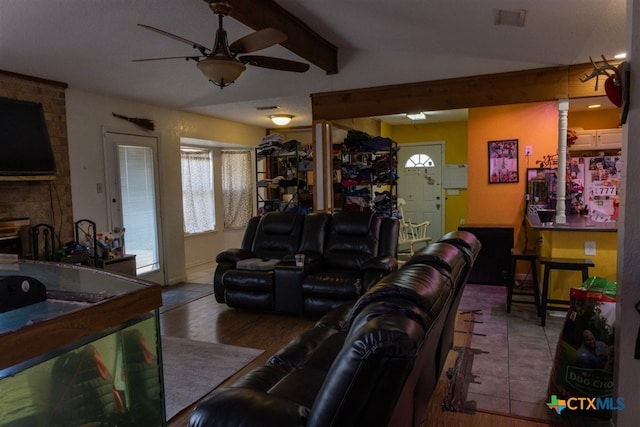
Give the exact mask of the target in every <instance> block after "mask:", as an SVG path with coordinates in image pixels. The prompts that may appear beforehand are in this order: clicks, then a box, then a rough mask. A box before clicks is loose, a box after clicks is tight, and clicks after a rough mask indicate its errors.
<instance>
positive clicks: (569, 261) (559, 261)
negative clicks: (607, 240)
mask: <svg viewBox="0 0 640 427" xmlns="http://www.w3.org/2000/svg"><path fill="white" fill-rule="evenodd" d="M540 264H542V265H544V278H543V279H542V302H541V312H540V316H541V317H542V323H541V326H545V321H546V318H547V308H548V305H549V304H564V305H569V304H570V302H569V301H566V300H553V299H549V298H548V295H549V275H550V273H551V270H569V271H580V272H581V273H582V283H584V282H585V281H586V280H587V279H588V278H589V267H595V264H594V263H593V261H591V260H590V259H589V258H540Z"/></svg>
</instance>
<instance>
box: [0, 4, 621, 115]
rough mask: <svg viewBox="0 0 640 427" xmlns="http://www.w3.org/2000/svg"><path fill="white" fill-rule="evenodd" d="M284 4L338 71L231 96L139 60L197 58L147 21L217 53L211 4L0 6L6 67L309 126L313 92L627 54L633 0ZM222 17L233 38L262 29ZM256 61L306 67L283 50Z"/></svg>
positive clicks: (269, 81)
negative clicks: (327, 49)
mask: <svg viewBox="0 0 640 427" xmlns="http://www.w3.org/2000/svg"><path fill="white" fill-rule="evenodd" d="M276 1H277V3H279V4H280V5H281V6H283V7H284V8H285V9H287V10H288V11H290V12H291V13H292V14H293V15H295V16H297V17H298V18H299V19H301V20H302V21H303V22H305V23H306V24H307V25H308V26H309V27H311V28H312V29H313V30H315V31H316V32H318V33H319V34H320V35H322V36H323V37H324V38H326V39H327V40H329V41H330V42H332V43H333V44H334V45H336V46H337V47H338V55H339V56H338V63H339V73H338V74H334V75H326V73H325V72H324V71H322V70H320V69H319V68H318V67H316V66H314V65H312V66H311V69H310V70H309V71H308V72H306V73H304V74H298V73H288V72H282V71H274V70H267V69H263V68H257V67H251V66H249V67H247V71H245V72H244V74H243V75H242V76H241V77H240V78H239V79H238V81H237V82H236V83H235V84H233V85H231V86H229V87H227V88H225V89H223V90H221V89H219V88H218V87H216V86H213V85H212V84H211V83H209V82H208V81H207V80H206V79H205V78H204V76H203V75H202V74H201V73H200V72H199V71H198V69H197V68H196V66H195V63H194V62H192V61H183V60H166V61H153V62H132V60H133V59H140V58H149V57H159V56H181V55H190V54H193V53H194V52H195V51H193V50H192V49H190V48H189V46H187V45H185V44H183V43H180V42H177V41H175V40H172V39H170V38H166V37H163V36H161V35H159V34H157V33H153V32H151V31H148V30H145V29H143V28H140V27H139V26H138V25H136V24H139V23H140V24H147V25H151V26H154V27H157V28H160V29H163V30H166V31H169V32H171V33H174V34H177V35H179V36H182V37H184V38H187V39H190V40H193V41H196V42H198V43H200V44H203V45H205V46H212V45H213V41H214V33H215V29H216V27H217V20H216V17H215V16H214V15H213V13H212V12H211V11H210V10H209V7H208V5H207V4H206V3H205V1H203V0H101V1H97V0H0V58H1V62H0V69H3V70H5V71H11V72H15V73H21V74H26V75H31V76H36V77H40V78H45V79H50V80H56V81H61V82H65V83H67V84H68V85H69V87H71V88H75V89H80V90H85V91H90V92H95V93H101V94H108V95H113V96H116V97H120V98H125V99H131V100H135V101H139V102H143V103H147V104H151V105H157V106H162V107H166V108H170V109H177V110H185V111H191V112H196V113H201V114H207V115H212V116H216V117H221V118H225V119H230V120H235V121H239V122H243V123H248V124H253V125H258V126H264V127H271V126H272V125H271V124H270V121H269V120H268V118H267V116H268V114H269V112H266V113H265V112H264V111H259V110H257V109H256V108H257V107H263V106H270V105H278V106H279V107H280V108H279V111H280V112H282V113H288V114H293V115H295V116H296V117H295V119H294V121H293V122H292V125H298V126H300V125H308V124H310V123H311V104H310V94H311V93H317V92H325V91H334V90H343V89H352V88H361V87H370V86H380V85H388V84H398V83H409V82H419V81H429V80H437V79H446V78H455V77H463V76H471V75H481V74H489V73H498V72H506V71H515V70H522V69H532V68H542V67H551V66H558V65H569V64H579V63H585V62H588V61H589V56H592V57H594V59H597V60H599V59H600V55H605V56H606V57H607V59H612V58H613V55H614V54H617V53H619V52H621V51H623V50H624V47H625V22H626V16H625V12H626V1H625V0H561V1H558V0H520V1H515V0H482V1H479V0H428V1H427V0H394V1H390V0H276ZM230 3H233V1H232V0H231V1H230ZM496 8H501V9H525V10H526V11H527V14H526V25H525V27H523V28H518V27H509V26H495V25H494V10H495V9H496ZM224 22H225V28H226V29H227V32H228V35H229V40H230V42H231V41H233V40H236V39H238V38H240V37H242V36H244V35H247V34H249V33H251V32H252V30H251V29H249V28H248V27H246V26H244V25H242V24H239V23H238V22H236V21H234V20H233V19H232V18H226V19H225V21H224ZM257 54H260V55H269V56H277V57H282V58H287V59H293V60H297V61H301V60H302V59H301V58H299V57H297V56H296V55H294V54H292V53H290V52H289V51H287V50H286V49H284V48H283V47H281V46H274V47H271V48H269V49H265V50H262V51H260V52H257ZM585 84H592V83H585ZM463 111H464V110H463Z"/></svg>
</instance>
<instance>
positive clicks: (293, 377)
mask: <svg viewBox="0 0 640 427" xmlns="http://www.w3.org/2000/svg"><path fill="white" fill-rule="evenodd" d="M471 243H472V244H473V242H471ZM461 252H463V250H462V249H460V248H459V247H458V246H456V245H453V244H449V243H447V244H446V245H443V246H441V247H440V248H439V250H436V251H434V252H433V253H430V254H426V255H424V254H423V256H421V257H419V258H416V259H415V260H414V261H415V262H409V263H407V264H405V265H404V266H402V267H401V268H400V269H399V270H397V271H395V272H392V273H391V274H389V275H386V276H385V277H384V278H383V279H381V280H380V281H378V282H377V283H376V284H375V285H373V286H372V287H371V288H370V289H369V290H368V291H367V292H366V293H365V294H364V295H362V296H361V297H360V298H359V299H358V300H357V301H356V302H355V303H345V304H343V305H342V306H340V307H337V308H335V309H333V310H331V311H330V312H329V313H327V314H326V315H324V316H323V317H322V318H321V319H320V320H319V321H318V322H317V323H316V325H315V327H314V328H312V329H310V330H307V331H305V332H303V333H302V334H301V335H299V336H298V337H296V338H294V339H293V340H292V341H290V342H289V343H288V344H287V345H286V346H284V347H283V348H281V349H280V350H279V351H278V352H277V353H276V354H274V355H273V356H272V357H271V358H270V359H269V361H268V363H267V364H266V365H265V366H261V367H258V368H255V369H253V370H251V371H250V372H249V373H247V374H246V375H244V376H243V377H242V378H240V379H239V380H238V381H237V382H235V383H234V384H233V385H232V386H230V387H225V388H221V389H217V390H215V391H214V392H213V393H211V394H210V395H209V396H208V397H207V398H205V399H204V400H203V401H201V402H200V403H199V404H198V405H197V407H196V408H195V410H194V411H193V413H192V415H191V418H190V422H189V426H190V427H207V426H229V427H231V426H241V425H260V426H278V427H282V426H315V427H320V426H330V425H333V426H343V425H344V426H351V425H354V426H355V425H358V426H359V425H366V426H402V427H407V426H415V427H417V426H421V425H427V424H428V420H425V419H424V417H425V415H426V411H425V409H426V405H427V403H428V401H429V398H430V396H431V394H432V393H433V390H434V389H435V385H436V383H437V379H438V377H439V375H440V371H439V370H438V369H436V366H437V361H438V358H439V357H440V356H439V352H440V350H441V347H440V345H439V343H440V342H441V340H442V334H443V331H444V329H445V328H446V327H447V326H448V325H447V323H448V322H449V313H450V312H451V309H452V307H451V306H452V304H453V303H454V299H455V297H456V295H455V294H456V292H455V291H456V289H455V287H456V286H460V281H461V280H462V277H463V276H464V275H465V272H466V270H467V269H468V268H470V267H471V265H472V264H473V261H474V259H475V255H474V254H477V251H475V250H473V249H472V250H471V251H469V252H468V253H469V254H470V255H471V256H470V257H468V258H467V257H466V254H462V253H461ZM460 260H462V264H460V262H459V261H460ZM449 272H450V273H449Z"/></svg>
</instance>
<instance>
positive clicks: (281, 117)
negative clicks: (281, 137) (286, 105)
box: [269, 114, 294, 126]
mask: <svg viewBox="0 0 640 427" xmlns="http://www.w3.org/2000/svg"><path fill="white" fill-rule="evenodd" d="M293 117H294V116H292V115H291V114H272V115H270V116H269V118H270V119H271V121H272V122H273V123H275V124H276V125H278V126H285V125H288V124H289V123H290V122H291V119H293Z"/></svg>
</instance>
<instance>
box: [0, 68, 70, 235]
mask: <svg viewBox="0 0 640 427" xmlns="http://www.w3.org/2000/svg"><path fill="white" fill-rule="evenodd" d="M66 88H67V85H66V84H65V83H59V82H53V81H48V80H43V79H38V78H34V77H29V76H23V75H20V74H14V73H10V72H5V71H2V70H0V96H2V97H5V98H12V99H18V100H22V101H31V102H39V103H42V106H43V108H44V112H45V120H46V122H47V128H48V130H49V137H50V139H51V145H52V147H53V153H54V155H55V160H56V167H57V169H58V174H57V176H56V178H55V179H54V180H51V181H0V219H16V218H29V219H30V221H31V225H35V224H40V223H46V224H51V225H53V226H54V228H55V231H56V234H57V236H58V238H59V241H60V243H62V244H64V243H66V242H68V241H70V240H73V208H72V206H73V205H72V201H71V178H70V168H69V146H68V141H67V115H66V109H65V90H66ZM1 144H2V141H0V155H2V151H1V150H2V147H1ZM56 243H58V242H56Z"/></svg>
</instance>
